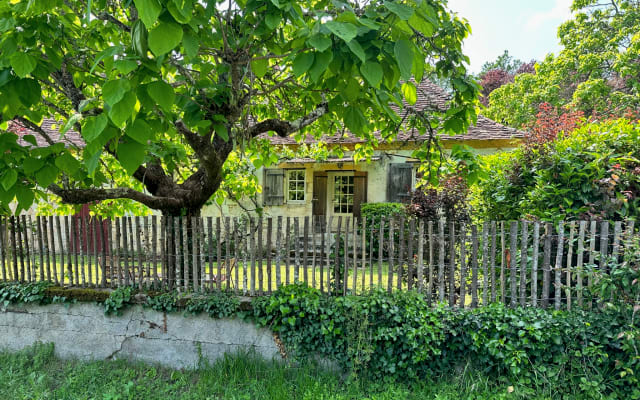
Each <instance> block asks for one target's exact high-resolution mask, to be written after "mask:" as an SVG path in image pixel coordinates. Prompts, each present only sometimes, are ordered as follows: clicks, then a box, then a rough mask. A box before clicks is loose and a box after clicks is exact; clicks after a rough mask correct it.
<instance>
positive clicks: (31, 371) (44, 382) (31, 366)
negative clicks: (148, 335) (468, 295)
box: [0, 345, 554, 400]
mask: <svg viewBox="0 0 640 400" xmlns="http://www.w3.org/2000/svg"><path fill="white" fill-rule="evenodd" d="M464 371H465V372H464V375H461V374H463V372H455V371H452V373H451V375H450V376H448V377H444V378H443V379H442V380H438V381H435V382H432V381H421V382H419V383H414V384H412V385H408V384H404V383H394V382H369V381H366V380H360V379H358V378H357V377H352V376H351V377H347V376H344V375H343V374H340V373H338V372H336V371H334V372H331V371H327V370H324V369H322V368H320V367H317V366H314V365H308V364H301V365H297V366H295V365H293V364H284V363H277V362H268V361H264V360H262V359H259V358H257V357H255V356H252V355H247V354H244V355H236V356H228V357H226V358H225V359H223V360H220V361H218V362H216V363H214V364H212V365H207V364H205V363H203V365H202V366H201V367H200V368H198V369H196V370H193V371H176V370H170V369H165V368H159V367H154V366H149V365H144V364H132V363H127V362H124V361H97V362H77V361H60V360H58V359H56V358H55V357H54V356H53V348H52V347H51V346H48V345H39V346H36V347H33V348H30V349H27V350H24V351H22V352H19V353H14V354H10V353H0V382H2V383H1V384H0V398H1V399H12V400H22V399H25V400H26V399H29V400H32V399H73V400H77V399H100V400H124V399H135V400H145V399H163V400H164V399H239V400H240V399H246V400H261V399H265V400H266V399H296V400H347V399H371V400H391V399H402V400H404V399H416V400H418V399H420V400H422V399H438V400H448V399H451V400H454V399H455V400H458V399H553V398H554V397H553V392H554V390H553V388H548V389H544V390H543V391H544V393H536V392H535V391H533V390H532V389H530V388H527V387H526V386H520V385H518V384H512V383H510V382H498V381H497V380H496V379H490V378H488V377H486V376H483V375H482V374H480V373H476V372H470V371H468V370H466V369H465V370H464Z"/></svg>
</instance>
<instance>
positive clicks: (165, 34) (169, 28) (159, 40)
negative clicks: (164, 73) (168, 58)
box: [149, 22, 183, 56]
mask: <svg viewBox="0 0 640 400" xmlns="http://www.w3.org/2000/svg"><path fill="white" fill-rule="evenodd" d="M182 34H183V32H182V26H180V25H178V24H174V23H172V22H161V23H160V24H159V25H158V26H157V27H155V28H153V29H152V30H151V31H150V32H149V48H150V49H151V51H152V52H153V54H155V55H156V56H161V55H163V54H166V53H168V52H170V51H171V50H173V49H174V48H175V47H176V46H177V45H179V44H180V42H181V41H182Z"/></svg>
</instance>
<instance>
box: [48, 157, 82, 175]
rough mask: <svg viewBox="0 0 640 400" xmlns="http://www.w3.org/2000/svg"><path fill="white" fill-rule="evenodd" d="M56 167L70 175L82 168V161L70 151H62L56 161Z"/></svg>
mask: <svg viewBox="0 0 640 400" xmlns="http://www.w3.org/2000/svg"><path fill="white" fill-rule="evenodd" d="M54 163H55V165H56V167H58V168H60V169H61V170H63V171H64V172H66V173H67V174H69V175H73V174H75V173H76V172H77V171H78V170H79V169H80V162H79V161H78V160H76V159H75V158H74V157H73V156H72V155H71V154H69V153H66V152H65V153H62V154H61V155H59V156H58V157H56V160H55V161H54Z"/></svg>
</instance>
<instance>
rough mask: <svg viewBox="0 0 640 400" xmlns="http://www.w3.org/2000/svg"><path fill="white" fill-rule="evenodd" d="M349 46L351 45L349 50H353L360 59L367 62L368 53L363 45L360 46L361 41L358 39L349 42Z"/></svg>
mask: <svg viewBox="0 0 640 400" xmlns="http://www.w3.org/2000/svg"><path fill="white" fill-rule="evenodd" d="M347 46H348V47H349V50H351V52H352V53H353V54H355V55H356V56H357V57H358V58H359V59H360V61H362V62H365V61H366V60H367V55H366V54H365V52H364V49H363V48H362V46H360V43H358V41H357V40H352V41H350V42H347Z"/></svg>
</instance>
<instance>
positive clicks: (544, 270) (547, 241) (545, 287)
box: [541, 223, 552, 308]
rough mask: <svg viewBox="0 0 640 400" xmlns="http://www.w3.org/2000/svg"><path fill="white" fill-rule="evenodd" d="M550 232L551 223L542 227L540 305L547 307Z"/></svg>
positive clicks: (549, 272)
mask: <svg viewBox="0 0 640 400" xmlns="http://www.w3.org/2000/svg"><path fill="white" fill-rule="evenodd" d="M551 232H552V225H551V224H549V223H547V224H545V227H544V250H543V255H542V299H541V300H542V306H543V307H545V308H546V307H549V284H550V282H549V281H550V279H551V269H550V268H551Z"/></svg>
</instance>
